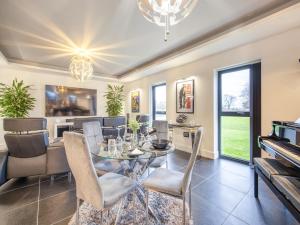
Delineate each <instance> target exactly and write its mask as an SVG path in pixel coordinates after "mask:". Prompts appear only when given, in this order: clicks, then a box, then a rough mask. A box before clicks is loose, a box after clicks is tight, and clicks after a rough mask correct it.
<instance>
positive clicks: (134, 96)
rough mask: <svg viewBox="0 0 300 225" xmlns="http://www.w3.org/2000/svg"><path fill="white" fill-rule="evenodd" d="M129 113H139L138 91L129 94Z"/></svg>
mask: <svg viewBox="0 0 300 225" xmlns="http://www.w3.org/2000/svg"><path fill="white" fill-rule="evenodd" d="M131 112H133V113H139V112H140V91H132V92H131Z"/></svg>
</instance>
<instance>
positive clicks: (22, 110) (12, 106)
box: [0, 79, 36, 118]
mask: <svg viewBox="0 0 300 225" xmlns="http://www.w3.org/2000/svg"><path fill="white" fill-rule="evenodd" d="M30 89H31V86H30V85H25V84H24V82H23V81H18V80H17V79H15V80H13V83H12V85H6V84H3V83H0V116H3V117H8V118H24V117H28V115H29V111H30V110H32V109H33V108H34V102H35V101H36V99H35V98H33V97H32V96H31V94H30V93H29V91H30Z"/></svg>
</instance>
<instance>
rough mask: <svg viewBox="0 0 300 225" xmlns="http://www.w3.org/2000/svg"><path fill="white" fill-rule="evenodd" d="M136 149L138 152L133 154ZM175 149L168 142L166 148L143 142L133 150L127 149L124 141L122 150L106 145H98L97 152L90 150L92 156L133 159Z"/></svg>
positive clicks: (162, 153)
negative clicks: (158, 147) (109, 147)
mask: <svg viewBox="0 0 300 225" xmlns="http://www.w3.org/2000/svg"><path fill="white" fill-rule="evenodd" d="M137 150H138V153H139V154H134V153H135V152H136V151H137ZM174 150H175V146H174V144H169V145H168V146H167V148H166V149H155V148H154V147H153V146H152V145H151V143H145V144H144V145H143V146H138V147H137V148H136V149H135V150H127V148H126V143H125V144H124V145H123V151H122V152H121V151H118V150H116V149H115V150H114V151H108V148H107V146H106V145H102V144H101V145H99V151H98V152H92V155H93V156H96V157H100V158H105V159H117V160H134V159H137V158H139V159H150V158H156V157H161V156H165V155H167V154H169V153H171V152H173V151H174Z"/></svg>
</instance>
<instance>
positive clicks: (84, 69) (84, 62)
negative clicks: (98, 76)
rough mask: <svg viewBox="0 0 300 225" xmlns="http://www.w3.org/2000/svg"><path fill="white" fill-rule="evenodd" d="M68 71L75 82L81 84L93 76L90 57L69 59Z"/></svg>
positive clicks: (82, 56) (76, 56) (83, 56)
mask: <svg viewBox="0 0 300 225" xmlns="http://www.w3.org/2000/svg"><path fill="white" fill-rule="evenodd" d="M69 71H70V73H71V76H72V77H74V78H75V79H76V80H78V81H80V82H83V81H85V80H87V79H89V78H90V77H91V76H92V75H93V64H92V60H91V58H90V57H88V56H85V55H75V56H73V57H72V59H71V63H70V67H69Z"/></svg>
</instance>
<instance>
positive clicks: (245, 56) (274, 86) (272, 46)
mask: <svg viewBox="0 0 300 225" xmlns="http://www.w3.org/2000/svg"><path fill="white" fill-rule="evenodd" d="M299 40H300V28H297V29H293V30H290V31H287V32H285V33H282V34H278V35H275V36H272V37H269V38H267V39H264V40H260V41H257V42H254V43H251V44H248V45H245V46H241V47H238V48H234V49H232V50H229V51H226V52H222V53H219V54H216V55H213V56H210V57H207V58H205V59H201V60H197V61H195V62H193V63H190V64H186V65H183V66H180V67H176V68H173V69H169V70H166V71H162V72H160V73H157V74H154V75H151V76H148V77H145V78H143V79H140V80H136V81H133V82H130V83H126V85H125V87H126V91H127V93H128V98H127V104H126V112H130V97H129V93H130V91H132V90H135V89H140V90H141V113H150V111H151V109H150V104H149V98H150V96H149V90H150V88H151V85H153V84H155V83H158V82H161V81H166V83H167V119H168V120H172V121H175V119H176V102H175V84H176V81H177V80H179V79H182V78H186V77H190V76H192V77H193V78H194V79H195V113H194V115H193V116H189V117H190V119H193V120H194V121H195V122H196V123H200V124H202V125H203V126H204V128H205V136H204V140H203V141H204V143H203V148H202V153H201V154H202V155H203V156H206V157H210V158H215V157H216V156H217V148H216V143H215V142H214V138H215V135H214V134H215V133H216V128H215V124H216V123H215V115H214V113H215V101H214V96H215V73H216V70H218V69H221V68H226V67H229V66H233V65H239V64H243V63H246V62H251V61H255V60H261V63H262V134H268V133H269V132H270V130H271V121H272V120H295V119H297V118H298V117H300V64H299V62H298V59H299V58H300V42H299Z"/></svg>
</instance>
